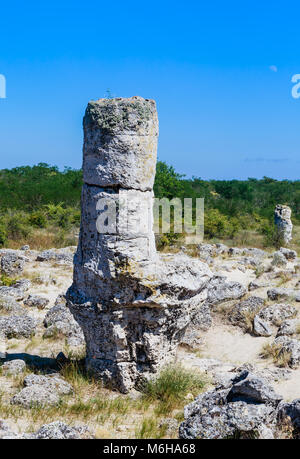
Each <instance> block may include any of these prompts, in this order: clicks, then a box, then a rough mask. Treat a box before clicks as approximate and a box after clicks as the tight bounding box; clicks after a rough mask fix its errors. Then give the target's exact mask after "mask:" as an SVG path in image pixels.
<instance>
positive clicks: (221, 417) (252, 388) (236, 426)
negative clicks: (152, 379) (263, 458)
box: [179, 371, 282, 439]
mask: <svg viewBox="0 0 300 459" xmlns="http://www.w3.org/2000/svg"><path fill="white" fill-rule="evenodd" d="M281 399H282V397H280V396H279V395H277V394H276V393H275V392H274V390H273V389H272V387H270V386H269V385H268V384H267V383H266V382H265V381H264V380H261V379H260V378H258V377H257V376H255V375H253V374H251V373H249V372H247V371H244V372H242V373H241V374H240V375H239V376H238V377H237V378H235V379H233V381H232V383H231V386H230V387H228V388H227V389H218V388H216V389H214V390H212V391H209V392H205V393H204V394H201V395H199V396H198V397H197V398H196V399H195V401H194V402H192V403H191V404H190V405H187V406H186V407H185V408H184V417H185V421H184V422H183V423H182V424H181V425H180V427H179V438H183V439H196V438H197V439H198V438H199V439H201V438H202V439H205V438H207V439H225V438H272V437H273V428H274V424H275V421H276V415H275V409H276V407H277V406H278V404H279V402H280V400H281Z"/></svg>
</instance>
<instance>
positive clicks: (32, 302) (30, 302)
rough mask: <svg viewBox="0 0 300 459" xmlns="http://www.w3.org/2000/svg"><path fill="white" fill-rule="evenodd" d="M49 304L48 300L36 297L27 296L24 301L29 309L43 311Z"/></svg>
mask: <svg viewBox="0 0 300 459" xmlns="http://www.w3.org/2000/svg"><path fill="white" fill-rule="evenodd" d="M48 303H49V300H48V298H44V297H42V296H38V295H29V296H28V297H27V299H26V300H25V301H24V304H25V305H26V306H29V307H36V308H38V309H45V307H46V306H47V304H48Z"/></svg>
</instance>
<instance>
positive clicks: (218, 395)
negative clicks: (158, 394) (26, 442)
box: [0, 244, 300, 438]
mask: <svg viewBox="0 0 300 459" xmlns="http://www.w3.org/2000/svg"><path fill="white" fill-rule="evenodd" d="M181 250H182V251H184V252H186V253H187V254H189V252H190V249H189V248H184V247H182V248H181ZM74 251H75V247H68V248H66V249H51V250H48V251H44V252H37V251H32V250H30V249H29V248H28V247H23V248H22V250H14V251H11V250H8V249H3V250H1V251H0V256H1V272H2V284H3V285H2V286H0V337H1V339H2V345H3V344H5V346H6V352H7V354H6V356H4V355H3V356H2V357H3V359H2V360H1V362H2V366H1V367H0V438H90V437H100V438H104V437H105V438H108V437H109V438H135V437H147V436H148V437H151V436H163V437H165V438H170V437H171V438H176V437H178V428H179V425H180V428H179V435H180V436H181V437H182V438H198V437H204V438H224V437H231V436H232V437H234V438H237V437H243V435H244V436H247V434H249V435H250V434H251V435H252V434H253V432H254V431H255V435H257V436H259V437H261V438H270V437H271V438H272V437H274V436H275V437H276V436H284V435H285V436H287V437H288V436H292V435H294V436H295V435H298V433H297V432H298V430H297V429H299V426H300V407H299V402H293V401H294V400H296V399H297V398H298V397H299V392H300V383H299V381H300V341H299V339H298V338H299V336H300V314H299V309H300V279H299V271H300V263H299V259H298V257H297V253H296V252H294V251H292V250H288V249H283V248H282V249H280V250H279V251H277V252H273V253H267V252H264V251H262V250H260V249H255V248H248V249H241V248H228V247H226V246H224V245H222V244H216V245H210V244H202V245H201V246H200V247H198V248H197V250H196V251H195V249H193V256H197V257H199V258H200V259H201V260H203V261H205V262H207V263H208V264H209V266H210V268H211V270H212V272H213V273H214V278H213V279H212V280H211V281H210V285H209V288H208V297H207V299H206V301H205V302H204V304H202V305H201V306H200V307H199V312H198V314H197V316H196V317H195V319H194V321H193V323H192V324H191V325H190V326H189V327H188V329H187V331H186V334H185V336H184V338H183V340H182V344H181V346H180V348H179V349H178V352H177V362H178V363H179V364H181V365H182V366H184V367H185V368H187V369H191V370H193V371H195V373H196V372H199V373H201V374H203V375H205V377H206V381H207V384H206V387H205V393H204V394H202V395H199V397H197V398H196V400H195V401H193V402H192V403H190V404H189V401H191V400H193V399H194V397H193V396H192V395H191V394H188V395H187V397H186V398H187V400H186V403H185V405H186V407H185V410H184V416H183V413H182V410H181V408H180V407H179V409H178V410H176V409H175V410H173V411H172V412H171V413H167V415H166V413H162V412H159V410H158V406H157V405H155V404H152V405H151V404H150V403H148V402H146V401H145V400H144V399H143V398H142V397H141V395H140V393H139V392H137V391H132V392H131V393H130V394H129V395H120V394H118V393H116V392H114V391H110V390H109V389H107V388H103V387H101V386H100V385H99V383H97V382H95V381H93V380H87V379H86V378H85V377H84V376H83V375H82V373H81V367H80V365H81V359H82V357H83V356H84V338H83V334H82V331H81V329H80V328H79V326H78V325H77V323H76V322H75V321H74V319H73V317H72V315H71V314H70V312H69V310H68V309H67V308H66V305H65V299H64V294H65V292H66V290H67V288H68V287H69V286H70V284H71V282H72V269H73V254H74ZM11 279H15V281H12V280H11ZM0 352H1V348H0ZM4 357H5V358H4ZM278 394H279V395H278ZM245 412H246V413H247V414H245ZM216 413H217V414H216ZM287 418H288V419H289V422H290V424H289V425H288V427H286V428H285V431H284V433H282V429H281V431H280V433H278V425H279V421H280V423H281V424H284V423H285V422H286V419H287ZM154 424H155V427H153V426H154ZM151 426H152V427H151ZM221 426H223V427H222V428H221ZM224 426H226V427H224ZM228 426H230V428H229V427H228ZM241 432H242V433H241ZM295 432H296V433H295Z"/></svg>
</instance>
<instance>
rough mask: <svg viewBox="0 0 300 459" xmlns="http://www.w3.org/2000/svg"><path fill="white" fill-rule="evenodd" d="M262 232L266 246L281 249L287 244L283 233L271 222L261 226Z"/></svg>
mask: <svg viewBox="0 0 300 459" xmlns="http://www.w3.org/2000/svg"><path fill="white" fill-rule="evenodd" d="M260 233H261V234H262V235H263V236H264V241H263V244H264V246H265V247H275V248H276V249H280V247H283V246H284V245H285V242H284V239H283V235H282V233H281V232H280V231H278V228H276V227H275V226H274V225H272V224H271V223H265V224H263V225H262V226H261V228H260Z"/></svg>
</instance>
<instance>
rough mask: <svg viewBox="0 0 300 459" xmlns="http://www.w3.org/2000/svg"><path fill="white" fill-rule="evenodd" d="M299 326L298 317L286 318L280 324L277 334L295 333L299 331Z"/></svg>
mask: <svg viewBox="0 0 300 459" xmlns="http://www.w3.org/2000/svg"><path fill="white" fill-rule="evenodd" d="M299 326H300V322H299V320H298V319H289V320H285V321H284V322H282V324H281V325H280V327H279V329H278V331H277V336H284V335H294V334H296V333H297V330H298V328H299Z"/></svg>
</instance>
